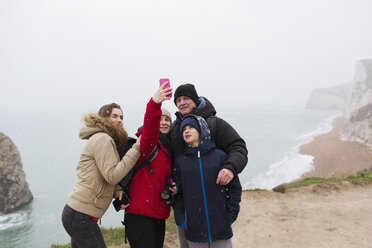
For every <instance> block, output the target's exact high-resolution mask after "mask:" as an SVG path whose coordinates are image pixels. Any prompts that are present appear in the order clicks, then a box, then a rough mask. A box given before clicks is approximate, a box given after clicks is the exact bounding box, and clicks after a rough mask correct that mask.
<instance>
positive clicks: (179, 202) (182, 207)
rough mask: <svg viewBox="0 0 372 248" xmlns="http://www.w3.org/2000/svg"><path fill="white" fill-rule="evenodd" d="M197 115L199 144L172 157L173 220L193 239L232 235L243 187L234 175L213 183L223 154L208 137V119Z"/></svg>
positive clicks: (222, 159)
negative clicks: (232, 177)
mask: <svg viewBox="0 0 372 248" xmlns="http://www.w3.org/2000/svg"><path fill="white" fill-rule="evenodd" d="M196 118H198V121H199V124H200V127H201V136H200V140H201V142H200V145H199V146H198V147H190V146H187V148H186V150H185V152H184V154H183V155H181V156H179V157H178V158H177V159H176V161H175V166H174V175H175V181H176V183H177V185H178V187H179V189H178V193H177V195H176V197H175V209H174V213H175V220H176V223H177V225H178V226H180V227H181V228H185V229H186V238H187V239H188V240H190V241H193V242H213V241H216V240H226V239H229V238H231V237H232V229H231V224H232V223H233V222H234V221H235V220H236V218H237V216H238V213H239V203H240V201H241V194H242V188H241V185H240V182H239V177H238V176H236V177H234V179H233V180H232V181H231V182H230V183H229V184H228V185H226V186H222V185H219V184H216V180H217V175H218V173H219V171H220V170H221V168H222V164H223V163H224V162H225V160H226V154H225V153H224V152H223V151H222V150H220V149H216V147H215V144H214V143H213V142H212V141H211V138H210V134H209V130H208V126H207V123H206V122H205V121H204V119H202V118H201V117H196Z"/></svg>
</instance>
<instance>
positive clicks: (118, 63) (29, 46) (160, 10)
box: [0, 0, 372, 107]
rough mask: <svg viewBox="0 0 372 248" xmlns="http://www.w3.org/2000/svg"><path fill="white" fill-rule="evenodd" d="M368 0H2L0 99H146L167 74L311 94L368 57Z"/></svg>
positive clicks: (296, 97)
mask: <svg viewBox="0 0 372 248" xmlns="http://www.w3.org/2000/svg"><path fill="white" fill-rule="evenodd" d="M371 13H372V1H370V0H308V1H305V0H293V1H291V0H280V1H278V0H254V1H252V0H242V1H237V0H224V1H222V0H156V1H154V0H135V1H133V0H131V1H126V0H110V1H109V0H107V1H97V0H82V1H78V0H59V1H57V0H33V1H29V0H24V1H20V0H11V1H10V0H0V85H1V88H0V94H1V96H0V106H1V107H4V106H14V105H20V106H23V105H24V106H32V105H34V104H37V105H40V104H45V105H57V104H69V105H74V104H92V103H93V104H97V105H102V104H105V103H109V102H118V103H119V104H122V105H125V104H129V103H131V102H138V103H145V102H146V101H147V100H148V99H149V97H150V96H152V94H153V92H154V91H155V90H156V88H157V86H158V80H159V78H164V77H168V78H170V80H171V85H172V86H173V87H176V86H178V85H180V84H182V83H186V82H190V83H194V84H195V86H196V88H197V90H198V93H199V94H200V95H204V96H207V97H209V98H210V99H211V100H212V101H213V102H219V103H220V104H222V103H232V104H233V103H239V104H243V105H244V104H252V103H255V102H289V103H299V104H304V103H305V101H306V98H307V97H308V96H309V95H310V92H311V90H312V89H313V88H319V87H332V86H335V85H338V84H341V83H345V82H348V81H351V80H352V79H353V76H354V70H355V63H356V62H357V61H358V60H361V59H371V58H372V32H371V25H372V15H371Z"/></svg>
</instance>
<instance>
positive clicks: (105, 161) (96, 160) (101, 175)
mask: <svg viewBox="0 0 372 248" xmlns="http://www.w3.org/2000/svg"><path fill="white" fill-rule="evenodd" d="M84 121H85V124H86V126H84V127H83V128H82V129H81V130H80V133H79V137H80V138H81V139H88V142H87V144H86V146H85V148H84V150H83V152H82V154H81V156H80V161H79V164H78V166H77V168H76V175H77V180H76V183H75V186H74V188H73V190H72V192H71V194H70V195H69V197H68V199H67V204H68V205H69V206H70V207H71V208H72V209H74V210H76V211H78V212H81V213H85V214H87V215H90V216H93V217H96V218H98V219H100V218H101V217H102V215H103V214H104V213H105V212H106V210H107V208H108V207H109V206H110V203H111V201H112V198H113V195H114V191H115V185H116V184H117V183H118V182H119V181H120V180H121V179H122V178H123V177H124V176H125V175H126V174H127V173H128V172H129V171H130V169H132V167H133V166H134V165H135V164H136V162H137V160H138V158H139V157H140V147H139V145H138V144H134V145H133V147H132V148H131V149H129V151H128V152H127V153H126V154H125V156H124V157H123V159H122V160H120V158H119V153H118V151H117V149H116V145H115V142H114V140H113V139H112V138H111V136H110V135H109V134H110V130H111V129H110V125H111V124H110V123H107V122H105V120H104V119H103V118H102V117H100V116H99V115H97V114H94V113H91V114H88V115H85V116H84Z"/></svg>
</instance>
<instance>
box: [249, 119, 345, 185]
mask: <svg viewBox="0 0 372 248" xmlns="http://www.w3.org/2000/svg"><path fill="white" fill-rule="evenodd" d="M339 116H340V115H335V116H332V117H329V118H327V119H324V120H323V121H322V123H321V125H320V126H319V127H318V128H317V129H315V130H314V131H312V132H310V133H307V134H305V135H301V136H299V137H296V140H297V141H298V144H297V145H295V146H294V147H292V148H291V149H290V150H289V152H288V153H287V154H286V155H285V157H284V158H283V159H281V160H280V161H279V162H275V163H274V164H272V165H271V166H270V167H269V170H268V171H267V172H266V173H260V174H258V175H257V176H255V177H254V178H252V180H251V181H250V182H247V183H245V184H244V185H243V188H244V189H272V188H274V187H276V186H278V185H280V184H283V183H289V182H292V181H294V180H296V179H299V178H300V177H301V176H302V175H303V174H304V173H306V172H308V171H310V170H312V169H313V159H314V158H313V157H312V156H310V155H303V154H300V153H299V148H300V147H301V146H302V145H304V144H307V143H309V142H311V141H312V140H313V138H314V137H315V136H318V135H321V134H324V133H328V132H329V131H331V130H332V123H333V120H334V119H335V118H337V117H339Z"/></svg>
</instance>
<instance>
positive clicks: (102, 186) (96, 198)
mask: <svg viewBox="0 0 372 248" xmlns="http://www.w3.org/2000/svg"><path fill="white" fill-rule="evenodd" d="M104 188H105V182H103V183H102V185H101V187H100V189H99V191H98V194H96V196H95V198H94V203H97V200H98V198H99V197H100V196H101V195H102V192H103V189H104Z"/></svg>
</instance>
